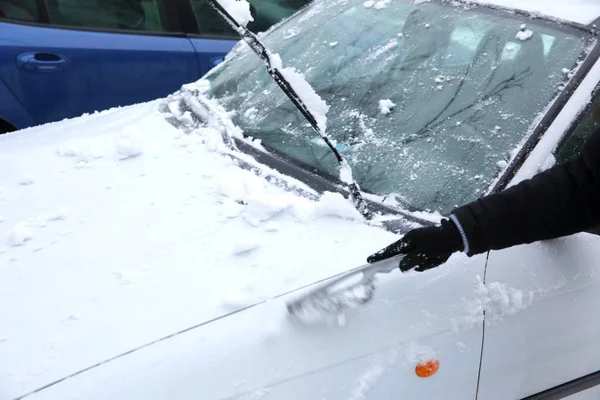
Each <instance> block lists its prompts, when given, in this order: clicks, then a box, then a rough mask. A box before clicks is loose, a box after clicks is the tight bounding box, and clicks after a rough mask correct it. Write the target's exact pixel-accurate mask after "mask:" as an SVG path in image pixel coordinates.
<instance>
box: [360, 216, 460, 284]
mask: <svg viewBox="0 0 600 400" xmlns="http://www.w3.org/2000/svg"><path fill="white" fill-rule="evenodd" d="M462 249H463V241H462V238H461V236H460V232H459V231H458V229H457V228H456V225H454V223H453V222H452V221H450V220H448V219H443V220H442V224H441V225H440V226H432V227H426V228H418V229H413V230H412V231H410V232H408V233H407V234H406V235H404V237H402V239H400V240H398V241H397V242H395V243H392V244H390V245H389V246H387V247H386V248H384V249H381V250H379V251H378V252H377V253H375V254H372V255H370V256H369V257H368V258H367V262H368V263H373V262H375V261H380V260H385V259H386V258H390V257H393V256H395V255H398V254H406V257H404V259H403V260H402V261H400V270H401V271H402V272H406V271H410V270H411V269H413V268H414V269H415V271H419V272H421V271H425V270H428V269H431V268H435V267H437V266H439V265H441V264H443V263H445V262H446V261H447V260H448V258H450V256H451V255H452V253H455V252H457V251H461V250H462Z"/></svg>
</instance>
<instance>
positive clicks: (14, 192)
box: [0, 101, 395, 399]
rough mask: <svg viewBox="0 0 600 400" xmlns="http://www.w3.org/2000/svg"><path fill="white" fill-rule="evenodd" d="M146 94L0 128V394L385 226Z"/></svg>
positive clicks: (250, 297) (272, 288)
mask: <svg viewBox="0 0 600 400" xmlns="http://www.w3.org/2000/svg"><path fill="white" fill-rule="evenodd" d="M159 105H160V101H156V102H150V103H146V104H140V105H135V106H131V107H125V108H121V109H113V110H108V111H105V112H101V113H96V114H93V115H87V116H83V117H80V118H76V119H73V120H68V121H62V122H58V123H53V124H48V125H45V126H40V127H36V128H32V129H27V130H23V131H19V132H16V133H13V134H7V135H4V136H2V137H0V168H1V169H2V171H4V172H3V174H2V176H1V177H0V217H1V219H0V221H2V223H1V224H0V282H2V283H1V284H0V302H1V304H2V307H0V398H11V399H12V398H15V397H17V396H20V395H23V394H26V393H28V392H30V391H32V390H35V389H37V388H39V387H41V386H43V385H46V384H48V383H50V382H52V381H55V380H57V379H60V378H63V377H65V376H67V375H69V374H72V373H74V372H76V371H79V370H81V369H84V368H86V367H89V366H91V365H94V364H96V363H99V362H102V361H103V360H105V359H108V358H110V357H113V356H115V355H117V354H119V353H122V352H125V351H128V350H130V349H132V348H134V347H136V346H139V345H142V344H145V343H148V342H151V341H153V340H156V339H158V338H160V337H163V336H165V335H169V334H172V333H174V332H177V331H179V330H182V329H185V328H188V327H190V326H193V325H196V324H198V323H202V322H203V321H207V320H210V319H212V318H215V317H218V316H222V315H225V314H227V313H230V312H232V311H235V310H239V309H241V308H243V307H246V306H248V305H251V304H253V303H255V302H260V301H262V300H265V299H268V298H270V297H272V296H274V295H278V294H281V293H284V292H287V291H290V290H292V289H295V288H298V287H301V286H303V285H307V284H309V283H311V282H314V281H317V280H319V279H324V278H327V277H330V276H332V275H334V274H336V273H339V272H342V271H345V270H348V269H350V268H353V267H356V266H358V265H360V264H363V263H364V260H365V257H366V256H367V255H368V254H370V253H371V252H373V251H375V250H377V249H379V248H381V247H383V246H385V245H387V244H388V243H389V242H390V241H391V240H393V239H394V237H395V236H394V235H393V234H392V233H390V232H387V231H385V230H384V229H381V228H377V227H372V226H368V225H367V224H366V223H365V222H364V221H363V220H362V218H361V216H360V215H359V214H358V212H357V211H356V210H355V209H354V208H353V206H352V204H351V203H350V202H349V201H348V200H346V199H344V198H343V197H342V196H341V195H339V194H332V193H329V194H325V195H324V196H323V197H321V199H320V200H318V201H314V200H311V199H308V198H303V197H300V196H298V195H295V194H293V193H292V192H290V191H286V190H284V189H282V188H280V187H278V186H277V185H274V184H271V183H269V182H268V181H267V180H266V179H263V178H261V177H259V176H257V175H255V174H253V173H252V172H250V171H248V170H245V169H243V168H240V167H239V166H237V165H236V163H235V162H234V161H233V159H232V158H231V157H228V156H224V155H222V154H221V153H219V152H218V151H217V150H218V149H219V146H221V145H222V142H221V138H220V135H219V134H218V133H217V132H216V131H215V130H213V129H212V128H205V129H199V130H197V131H195V133H193V134H190V135H186V134H183V132H182V131H181V130H178V129H176V128H175V127H174V126H172V125H171V124H169V123H168V122H167V121H166V120H165V118H164V115H163V114H161V113H160V112H159V111H158V110H159ZM265 168H266V167H265ZM272 173H273V174H277V172H275V171H272ZM284 179H287V181H288V182H290V184H291V185H292V186H294V185H296V186H297V187H300V188H303V189H304V190H306V191H307V192H311V191H312V189H310V188H308V187H304V186H303V185H302V184H301V183H299V182H294V181H293V180H291V179H288V178H285V177H284ZM312 192H313V193H314V191H312ZM242 203H243V204H242Z"/></svg>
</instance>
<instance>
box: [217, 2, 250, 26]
mask: <svg viewBox="0 0 600 400" xmlns="http://www.w3.org/2000/svg"><path fill="white" fill-rule="evenodd" d="M217 1H218V2H219V4H220V5H221V7H223V8H224V9H225V11H227V12H228V13H229V15H231V17H232V18H233V19H235V20H236V21H237V23H238V24H240V25H242V26H246V25H248V23H249V22H252V21H254V18H253V17H252V13H251V12H250V4H249V3H248V2H247V1H246V0H217Z"/></svg>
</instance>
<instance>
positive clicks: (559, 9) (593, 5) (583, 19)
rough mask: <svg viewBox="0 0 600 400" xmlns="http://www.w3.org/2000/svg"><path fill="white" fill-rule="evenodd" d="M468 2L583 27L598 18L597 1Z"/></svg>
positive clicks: (599, 14)
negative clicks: (557, 19) (515, 10)
mask: <svg viewBox="0 0 600 400" xmlns="http://www.w3.org/2000/svg"><path fill="white" fill-rule="evenodd" d="M468 2H471V3H478V4H484V5H491V6H500V7H507V8H514V9H518V10H523V11H527V12H530V13H535V14H540V15H544V16H547V17H552V18H559V19H563V20H568V21H572V22H576V23H579V24H584V25H589V24H591V23H593V22H594V21H595V20H596V19H597V18H599V17H600V1H598V0H571V1H566V0H468Z"/></svg>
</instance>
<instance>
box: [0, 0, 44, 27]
mask: <svg viewBox="0 0 600 400" xmlns="http://www.w3.org/2000/svg"><path fill="white" fill-rule="evenodd" d="M39 17H40V15H39V11H38V7H37V1H36V0H3V1H0V18H8V19H13V20H16V21H28V22H37V21H39Z"/></svg>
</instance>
